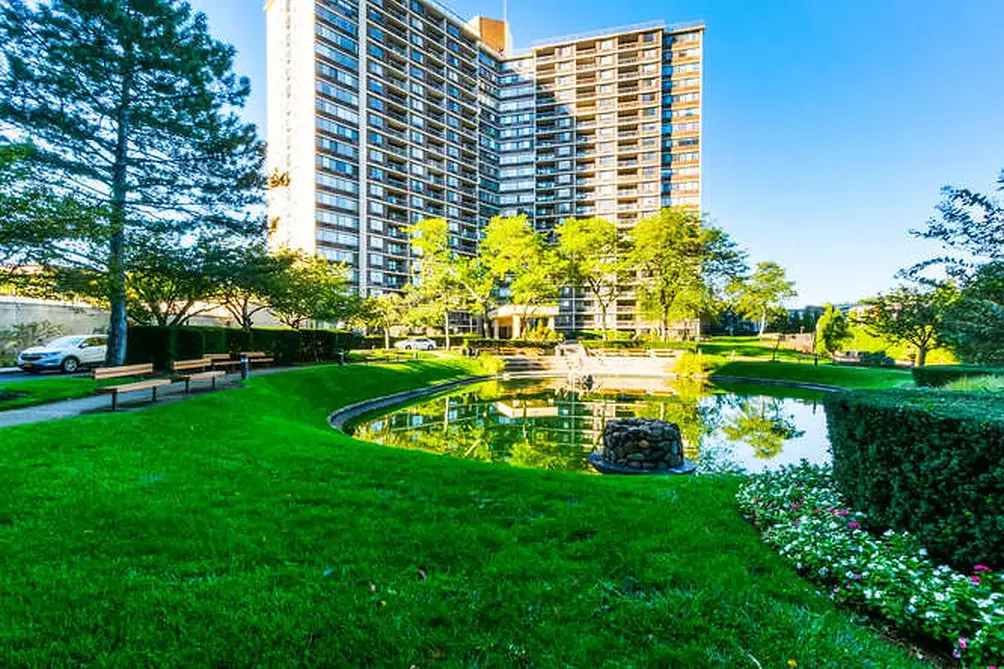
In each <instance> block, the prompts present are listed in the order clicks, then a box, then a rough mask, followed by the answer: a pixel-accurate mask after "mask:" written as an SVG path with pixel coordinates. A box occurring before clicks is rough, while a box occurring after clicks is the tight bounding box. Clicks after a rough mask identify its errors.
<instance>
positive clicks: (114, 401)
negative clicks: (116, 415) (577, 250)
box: [112, 392, 119, 411]
mask: <svg viewBox="0 0 1004 669" xmlns="http://www.w3.org/2000/svg"><path fill="white" fill-rule="evenodd" d="M118 408H119V394H118V392H113V393H112V411H115V410H116V409H118Z"/></svg>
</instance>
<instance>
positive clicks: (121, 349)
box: [105, 205, 129, 367]
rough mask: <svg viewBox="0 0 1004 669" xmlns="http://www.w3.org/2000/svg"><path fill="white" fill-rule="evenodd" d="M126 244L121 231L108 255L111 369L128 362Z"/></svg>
mask: <svg viewBox="0 0 1004 669" xmlns="http://www.w3.org/2000/svg"><path fill="white" fill-rule="evenodd" d="M113 206H114V205H113ZM124 243H125V231H124V230H122V229H119V230H117V231H116V232H115V233H114V234H113V235H112V238H111V243H110V245H109V251H110V252H109V255H108V301H109V303H110V305H111V318H110V319H109V322H108V349H107V352H106V353H105V364H106V365H108V366H109V367H117V366H118V365H124V364H125V360H126V338H127V336H128V327H129V326H128V316H127V314H126V290H125V266H124V264H123V262H122V247H123V246H124Z"/></svg>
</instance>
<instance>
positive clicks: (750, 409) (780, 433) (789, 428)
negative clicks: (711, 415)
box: [722, 396, 805, 459]
mask: <svg viewBox="0 0 1004 669" xmlns="http://www.w3.org/2000/svg"><path fill="white" fill-rule="evenodd" d="M726 401H727V402H728V403H729V405H731V408H732V409H734V411H735V413H732V414H730V415H728V416H727V417H726V419H725V424H724V425H723V426H722V432H723V433H724V434H725V436H727V437H728V438H729V439H731V440H733V441H741V442H743V443H746V444H749V446H750V447H751V448H752V449H753V454H754V455H755V456H756V457H758V458H763V459H769V458H773V457H776V456H777V455H779V454H780V453H781V451H782V450H783V449H784V442H785V441H787V440H789V439H797V438H798V437H801V436H802V435H804V434H805V432H803V431H802V430H799V429H798V428H797V427H796V426H795V417H794V415H792V414H789V413H787V412H786V411H785V409H784V401H783V400H781V399H778V398H776V397H763V396H760V397H729V398H726Z"/></svg>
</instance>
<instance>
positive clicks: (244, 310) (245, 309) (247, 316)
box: [241, 299, 251, 332]
mask: <svg viewBox="0 0 1004 669" xmlns="http://www.w3.org/2000/svg"><path fill="white" fill-rule="evenodd" d="M249 307H250V305H249V304H248V301H247V300H246V299H245V300H243V301H242V302H241V329H242V330H244V332H251V312H250V309H249Z"/></svg>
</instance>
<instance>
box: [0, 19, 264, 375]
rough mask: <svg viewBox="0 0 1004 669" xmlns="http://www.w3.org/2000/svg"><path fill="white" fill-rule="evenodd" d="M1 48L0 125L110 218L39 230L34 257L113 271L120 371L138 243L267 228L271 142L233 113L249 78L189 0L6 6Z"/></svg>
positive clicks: (31, 245) (57, 180)
mask: <svg viewBox="0 0 1004 669" xmlns="http://www.w3.org/2000/svg"><path fill="white" fill-rule="evenodd" d="M0 53H2V61H0V63H2V64H0V90H3V91H4V93H3V96H0V124H3V125H6V126H8V127H9V128H12V129H13V130H12V132H13V133H14V137H15V139H17V140H18V141H26V142H30V143H31V144H32V145H33V146H34V150H33V151H32V152H31V154H30V155H31V158H32V160H33V162H34V164H35V166H36V167H37V168H38V170H39V171H40V173H42V174H44V176H45V178H46V179H47V180H48V182H49V183H50V184H53V188H54V190H56V191H57V193H58V194H60V195H62V196H66V197H71V198H73V199H75V200H77V201H78V202H80V203H82V205H84V206H87V207H90V208H92V209H93V210H96V211H99V212H100V213H101V215H100V216H98V217H97V218H96V220H95V222H94V224H93V225H89V226H86V228H83V229H82V228H81V227H80V226H71V227H70V229H71V230H72V231H73V236H72V237H70V236H67V234H66V233H64V232H63V231H62V230H63V229H62V228H61V227H59V226H52V227H51V228H49V229H47V230H46V231H45V232H46V235H45V237H44V239H40V238H39V234H38V231H37V230H36V231H34V233H35V234H34V235H33V238H32V239H29V240H21V242H22V243H23V251H24V256H25V258H26V259H27V260H32V259H37V260H41V261H43V262H45V263H55V264H64V265H74V266H80V267H86V268H89V269H96V270H99V271H102V272H106V273H107V277H108V280H107V286H108V288H107V290H108V302H109V304H110V309H111V323H110V326H109V340H108V363H109V364H113V365H114V364H122V362H123V361H124V359H125V354H126V326H127V313H126V275H127V272H128V271H129V269H130V262H131V251H132V249H133V248H135V247H138V246H142V245H143V242H144V241H145V240H147V239H149V238H151V237H156V236H159V237H162V238H171V239H173V240H174V242H175V244H177V245H184V244H187V243H192V242H193V241H194V239H196V238H198V237H200V236H211V235H216V236H219V235H229V234H246V233H250V232H251V231H252V229H253V228H254V227H255V226H257V225H258V222H257V221H258V220H259V218H260V216H259V213H258V212H257V211H256V208H257V207H259V206H260V205H261V203H262V194H263V187H264V178H263V177H264V175H263V174H262V171H261V165H262V157H263V151H262V144H261V142H260V141H259V140H258V138H257V133H256V130H255V128H254V126H253V125H249V124H246V123H244V122H243V121H241V120H240V118H239V117H238V115H237V113H236V112H237V110H238V109H239V108H240V107H242V106H243V105H244V102H245V100H246V99H247V96H248V94H249V92H250V87H249V84H248V81H247V79H245V78H238V77H236V76H235V75H234V74H233V72H232V71H231V67H232V62H233V56H234V49H233V47H231V46H229V45H227V44H224V43H222V42H219V41H217V40H215V39H213V37H212V36H211V35H210V34H209V31H208V28H207V25H206V17H205V16H204V15H203V14H197V13H193V12H192V11H191V9H190V7H189V6H188V4H187V3H185V2H181V1H180V0H51V2H48V3H43V4H40V5H38V6H36V3H26V2H24V1H23V0H8V2H6V3H4V6H3V7H0ZM4 241H5V243H7V244H8V245H11V244H12V245H15V246H16V245H17V244H18V242H19V240H17V239H5V240H4ZM170 246H171V245H168V246H167V247H165V248H163V249H162V250H163V251H164V253H170V252H171V250H172V249H171V248H170Z"/></svg>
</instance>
